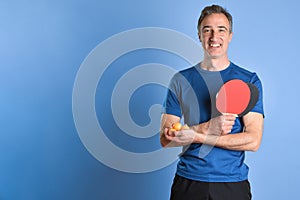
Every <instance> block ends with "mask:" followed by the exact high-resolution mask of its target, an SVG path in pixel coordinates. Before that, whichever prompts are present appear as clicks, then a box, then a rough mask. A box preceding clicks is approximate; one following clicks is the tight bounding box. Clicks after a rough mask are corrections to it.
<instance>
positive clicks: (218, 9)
mask: <svg viewBox="0 0 300 200" xmlns="http://www.w3.org/2000/svg"><path fill="white" fill-rule="evenodd" d="M211 14H224V15H225V16H226V18H227V19H228V21H229V31H230V32H232V26H233V21H232V16H231V14H230V13H229V12H228V11H227V10H226V9H225V8H223V7H222V6H219V5H211V6H207V7H205V8H204V9H203V10H202V12H201V15H200V17H199V19H198V26H197V28H198V31H200V25H201V23H202V21H203V20H204V18H205V17H207V16H209V15H211Z"/></svg>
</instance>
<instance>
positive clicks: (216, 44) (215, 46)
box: [209, 43, 222, 48]
mask: <svg viewBox="0 0 300 200" xmlns="http://www.w3.org/2000/svg"><path fill="white" fill-rule="evenodd" d="M209 46H210V47H213V48H218V47H221V46H222V45H221V44H219V43H214V44H209Z"/></svg>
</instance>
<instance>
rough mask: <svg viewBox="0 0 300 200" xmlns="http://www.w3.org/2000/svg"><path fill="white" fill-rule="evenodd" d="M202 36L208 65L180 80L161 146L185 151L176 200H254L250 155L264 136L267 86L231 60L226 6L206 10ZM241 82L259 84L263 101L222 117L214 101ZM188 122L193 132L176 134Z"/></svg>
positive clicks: (170, 98)
mask: <svg viewBox="0 0 300 200" xmlns="http://www.w3.org/2000/svg"><path fill="white" fill-rule="evenodd" d="M198 35H199V39H200V42H201V43H202V47H203V50H204V58H203V60H202V61H201V62H200V63H199V64H197V65H195V66H193V67H191V68H188V69H185V70H182V71H180V72H178V73H177V74H175V75H174V77H173V78H172V80H171V82H170V88H169V91H168V94H167V97H166V100H165V104H164V113H163V115H162V119H161V137H160V141H161V144H162V146H163V147H173V146H183V152H182V154H181V155H180V158H179V162H178V164H177V171H176V175H175V178H174V181H173V185H172V189H171V200H202V199H203V200H204V199H207V200H229V199H230V200H235V199H236V200H244V199H251V191H250V184H249V182H248V166H247V165H246V164H245V163H244V159H245V151H257V150H258V148H259V146H260V142H261V138H262V132H263V118H264V111H263V100H262V85H261V82H260V80H259V78H258V76H257V75H256V73H252V72H249V71H248V70H246V69H243V68H241V67H239V66H237V65H235V64H234V63H232V62H231V61H230V60H229V59H228V55H227V49H228V45H229V43H230V41H231V39H232V35H233V33H232V17H231V15H230V14H229V13H228V12H227V11H226V10H225V9H224V8H222V7H221V6H218V5H212V6H208V7H206V8H204V9H203V10H202V13H201V16H200V18H199V21H198ZM231 79H240V80H243V81H245V82H250V83H252V84H255V85H256V86H257V88H258V89H259V100H258V102H257V104H256V105H255V107H254V108H253V109H252V110H251V111H250V112H249V113H247V114H246V115H244V116H243V117H237V116H236V115H234V114H230V113H223V114H221V113H218V112H217V111H216V108H215V105H214V101H215V99H214V98H215V95H216V93H217V91H218V89H219V88H220V87H221V85H222V84H223V83H224V82H227V81H228V80H231ZM182 118H183V119H184V123H186V124H187V125H189V127H190V129H189V130H181V131H175V130H174V129H171V127H172V124H174V123H176V122H179V121H180V120H181V119H182Z"/></svg>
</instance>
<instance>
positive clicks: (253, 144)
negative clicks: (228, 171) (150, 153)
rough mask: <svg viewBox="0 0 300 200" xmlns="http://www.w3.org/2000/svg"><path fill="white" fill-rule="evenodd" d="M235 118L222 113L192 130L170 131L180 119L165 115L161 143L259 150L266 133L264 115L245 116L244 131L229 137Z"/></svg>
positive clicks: (162, 120) (251, 113) (172, 145)
mask: <svg viewBox="0 0 300 200" xmlns="http://www.w3.org/2000/svg"><path fill="white" fill-rule="evenodd" d="M235 119H236V116H235V115H233V114H223V115H221V116H219V117H215V118H212V119H210V120H209V121H207V122H205V123H201V124H198V125H195V126H192V127H190V130H182V131H174V130H170V127H171V126H172V124H173V123H175V122H179V121H180V118H179V117H178V116H175V115H170V114H163V115H162V118H161V133H160V143H161V145H162V146H163V147H174V146H185V145H189V144H191V143H200V144H208V145H212V146H217V147H220V148H224V149H230V150H237V151H257V150H258V149H259V146H260V143H261V139H262V133H263V121H264V120H263V115H262V114H260V113H257V112H249V113H248V114H246V115H245V116H243V122H244V130H243V132H240V133H235V134H229V133H230V131H231V129H232V127H233V125H234V121H235Z"/></svg>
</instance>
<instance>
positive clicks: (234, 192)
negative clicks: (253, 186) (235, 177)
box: [170, 175, 252, 200]
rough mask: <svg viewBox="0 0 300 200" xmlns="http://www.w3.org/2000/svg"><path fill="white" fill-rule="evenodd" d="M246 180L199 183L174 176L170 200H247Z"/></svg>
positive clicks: (248, 186)
mask: <svg viewBox="0 0 300 200" xmlns="http://www.w3.org/2000/svg"><path fill="white" fill-rule="evenodd" d="M251 196H252V195H251V191H250V184H249V181H248V180H245V181H241V182H221V183H219V182H200V181H194V180H189V179H186V178H183V177H181V176H178V175H176V176H175V178H174V181H173V185H172V189H171V198H170V200H249V199H251Z"/></svg>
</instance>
